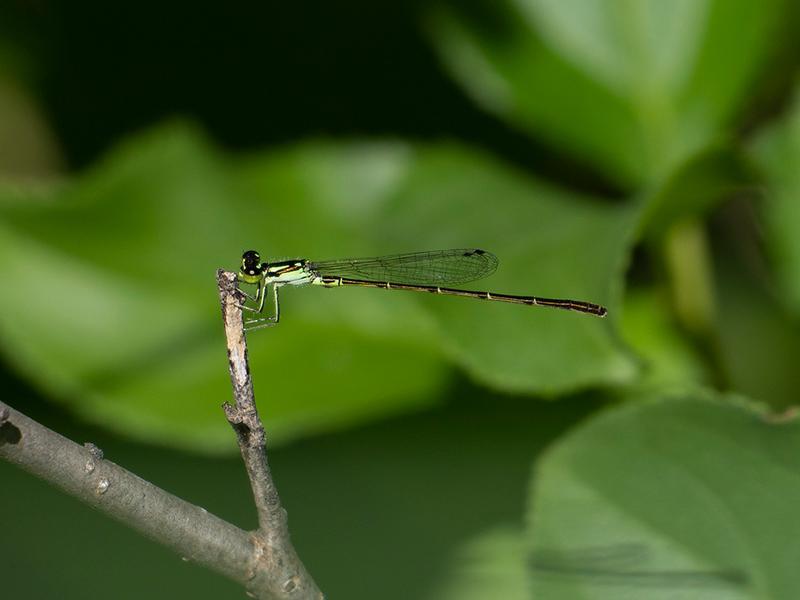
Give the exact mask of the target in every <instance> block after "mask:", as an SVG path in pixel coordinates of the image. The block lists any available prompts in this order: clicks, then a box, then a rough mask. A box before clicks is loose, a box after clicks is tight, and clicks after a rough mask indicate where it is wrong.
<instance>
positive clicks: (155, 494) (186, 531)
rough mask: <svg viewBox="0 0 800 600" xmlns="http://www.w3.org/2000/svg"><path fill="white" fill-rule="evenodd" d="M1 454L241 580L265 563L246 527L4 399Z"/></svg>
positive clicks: (244, 582) (246, 582) (0, 420)
mask: <svg viewBox="0 0 800 600" xmlns="http://www.w3.org/2000/svg"><path fill="white" fill-rule="evenodd" d="M0 457H2V458H5V459H7V460H8V461H10V462H11V463H14V464H16V465H19V466H20V467H22V468H23V469H25V470H26V471H28V472H29V473H31V474H33V475H35V476H37V477H39V478H41V479H43V480H45V481H47V482H48V483H51V484H53V485H55V486H56V487H58V488H60V489H61V490H63V491H65V492H66V493H68V494H70V495H71V496H74V497H75V498H78V499H79V500H82V501H83V502H85V503H86V504H89V505H90V506H93V507H94V508H97V509H98V510H100V511H101V512H104V513H106V514H107V515H109V516H111V517H113V518H114V519H116V520H118V521H121V522H122V523H124V524H125V525H128V526H129V527H131V528H133V529H135V530H136V531H138V532H139V533H142V534H144V535H145V536H147V537H149V538H150V539H152V540H154V541H156V542H159V543H160V544H163V545H165V546H167V547H169V548H172V549H173V550H174V551H175V552H177V553H178V554H179V555H181V556H183V557H184V558H187V559H189V560H192V561H194V562H197V563H199V564H201V565H204V566H206V567H208V568H210V569H212V570H214V571H217V572H218V573H221V574H223V575H225V576H226V577H229V578H231V579H233V580H235V581H238V582H239V583H241V584H242V585H249V584H251V583H252V581H253V580H254V577H253V575H254V570H257V569H261V568H263V567H262V565H261V563H260V562H259V560H258V556H259V545H258V542H257V541H256V540H254V539H253V537H252V535H251V534H250V533H248V532H246V531H243V530H241V529H239V528H238V527H235V526H234V525H231V524H230V523H228V522H226V521H223V520H222V519H220V518H219V517H216V516H214V515H212V514H210V513H209V512H207V511H206V510H205V509H203V508H200V507H199V506H195V505H193V504H190V503H189V502H186V501H185V500H181V499H180V498H178V497H176V496H173V495H172V494H170V493H168V492H165V491H164V490H162V489H161V488H159V487H156V486H154V485H153V484H152V483H149V482H147V481H145V480H143V479H141V478H140V477H138V476H136V475H134V474H133V473H131V472H130V471H127V470H125V469H123V468H122V467H120V466H119V465H116V464H114V463H113V462H111V461H109V460H105V459H104V458H103V457H102V452H101V451H100V449H99V448H98V447H97V446H95V445H94V444H87V445H86V446H80V445H78V444H76V443H75V442H73V441H71V440H68V439H67V438H65V437H63V436H61V435H59V434H58V433H56V432H54V431H52V430H50V429H48V428H47V427H45V426H44V425H41V424H39V423H37V422H36V421H34V420H33V419H30V418H28V417H26V416H25V415H23V414H22V413H20V412H19V411H16V410H14V409H13V408H11V407H10V406H7V405H6V404H4V403H2V402H0ZM262 589H264V590H265V589H266V588H262ZM256 593H257V594H258V597H259V598H270V597H271V596H268V595H267V594H266V592H263V591H262V590H259V591H257V592H256Z"/></svg>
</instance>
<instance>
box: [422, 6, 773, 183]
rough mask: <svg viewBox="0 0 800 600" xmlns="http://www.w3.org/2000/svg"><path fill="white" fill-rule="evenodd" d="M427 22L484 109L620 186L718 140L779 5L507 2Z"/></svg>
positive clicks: (755, 67)
mask: <svg viewBox="0 0 800 600" xmlns="http://www.w3.org/2000/svg"><path fill="white" fill-rule="evenodd" d="M488 6H489V5H486V9H485V11H484V13H483V14H480V15H477V16H476V15H474V14H473V15H469V14H468V13H467V11H466V10H465V9H464V8H459V9H455V8H452V9H448V10H447V11H442V12H440V13H438V14H437V15H436V16H435V18H434V19H432V23H433V25H432V29H433V37H434V42H435V43H436V45H437V47H438V49H439V51H440V53H441V56H442V58H443V61H444V63H445V65H446V67H447V68H448V69H449V70H450V72H451V73H452V74H453V76H454V77H455V78H456V79H457V80H458V81H459V82H460V83H461V84H462V85H463V86H464V87H465V88H466V89H467V90H468V91H469V92H470V93H471V94H472V95H473V97H475V98H476V100H477V101H478V102H480V103H481V104H482V105H483V106H484V107H485V108H487V109H488V110H491V111H492V112H494V113H496V114H498V115H499V116H501V117H503V118H505V119H507V120H508V121H510V122H511V123H512V124H514V125H516V126H517V127H519V128H521V129H523V130H525V131H527V132H529V133H530V134H532V135H535V136H541V137H544V138H546V139H547V140H549V141H550V143H552V144H553V145H556V146H559V147H560V148H562V149H564V150H566V151H569V152H571V153H573V154H574V155H576V156H578V157H580V158H582V159H584V160H586V161H587V162H589V163H591V164H593V165H594V166H595V167H596V168H598V169H600V170H602V171H603V172H604V173H606V174H607V175H608V176H610V177H612V178H614V179H615V180H616V181H618V182H619V183H620V184H622V185H624V186H628V187H630V186H634V185H640V184H642V183H648V182H652V181H657V180H658V179H660V178H662V177H664V176H666V175H667V174H668V173H669V172H670V170H671V169H672V168H673V167H674V166H676V165H679V164H681V163H682V162H683V161H684V160H686V159H687V158H688V157H691V156H692V155H694V154H695V153H697V152H699V151H702V150H703V149H704V148H706V147H707V146H708V145H709V144H710V143H713V142H714V141H715V140H716V139H717V138H719V137H720V135H723V136H724V135H725V132H726V130H727V128H728V127H729V125H730V124H731V122H732V120H733V118H734V117H735V116H736V115H737V113H738V112H740V111H741V110H742V108H743V103H744V100H745V98H746V96H747V94H748V92H749V86H750V85H751V84H752V83H753V82H754V80H755V78H756V76H757V75H758V73H759V69H760V68H761V67H762V66H763V65H764V64H765V62H766V60H767V59H768V58H769V57H770V55H771V53H773V52H776V51H777V49H778V48H779V47H780V40H781V39H782V38H781V35H782V29H781V18H782V17H783V16H784V14H785V6H786V3H785V2H783V0H767V1H766V2H750V1H749V0H677V1H672V2H662V1H661V0H643V1H631V0H613V1H610V2H563V1H561V0H505V1H504V2H502V3H493V4H492V5H491V9H490V8H488Z"/></svg>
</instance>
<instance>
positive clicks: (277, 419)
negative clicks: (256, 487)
mask: <svg viewBox="0 0 800 600" xmlns="http://www.w3.org/2000/svg"><path fill="white" fill-rule="evenodd" d="M217 10H218V12H217V13H213V14H206V13H203V12H198V13H197V14H195V15H193V18H192V19H191V24H189V23H188V22H187V20H186V14H185V11H184V10H183V9H181V8H180V7H174V6H164V5H161V4H159V5H149V4H147V3H145V4H136V5H132V4H130V5H127V4H124V5H121V6H120V7H119V13H118V14H116V15H115V16H114V18H113V19H111V18H105V17H102V16H97V15H105V14H106V11H105V8H104V5H100V4H99V3H94V4H93V3H86V4H83V3H82V4H81V5H79V6H78V5H66V4H64V5H61V4H59V3H51V2H44V3H40V4H37V6H36V7H30V6H27V5H25V4H9V5H5V6H3V7H0V273H2V274H3V276H4V281H5V282H6V283H5V285H3V286H2V288H0V353H2V356H3V357H4V360H5V363H6V365H7V367H8V369H9V373H10V371H11V370H13V371H15V375H13V376H12V375H10V374H8V375H5V376H4V380H3V381H6V380H7V381H8V382H9V383H8V390H9V401H10V402H11V403H12V404H13V405H15V406H16V407H18V408H20V409H21V410H23V411H28V412H33V413H34V416H36V417H37V418H39V419H40V420H42V421H44V422H46V423H49V424H51V425H52V426H53V427H54V428H56V429H58V430H60V431H63V432H64V433H65V434H68V435H70V436H71V437H73V438H78V439H80V438H81V437H84V432H86V431H88V432H89V433H90V435H92V437H93V440H94V441H100V442H101V445H104V446H107V447H109V448H111V449H112V450H114V449H116V450H118V451H119V454H118V456H113V455H112V456H111V458H112V459H116V460H117V461H118V462H121V463H122V464H124V465H125V466H127V467H129V468H131V469H132V470H134V471H135V472H137V473H139V474H141V475H142V476H144V477H147V478H149V479H152V480H153V481H155V483H157V484H160V485H163V486H164V487H166V488H167V489H169V490H170V491H173V492H175V493H178V494H179V495H182V496H184V497H187V498H188V499H190V500H193V501H195V502H198V503H200V504H202V505H204V506H206V508H208V509H209V510H212V511H213V512H215V513H218V514H220V515H221V516H223V517H225V518H228V519H230V520H232V521H233V522H235V523H237V524H240V525H242V526H248V525H252V523H248V522H247V520H248V519H252V517H242V515H243V514H247V513H250V512H251V509H250V507H249V505H250V503H249V501H248V498H247V492H246V488H247V486H246V483H245V482H244V480H243V475H242V474H241V473H240V472H239V471H240V467H239V466H237V464H236V461H233V460H229V459H227V458H221V457H216V458H212V457H211V456H206V457H204V458H201V457H199V456H196V455H194V456H193V455H190V454H181V452H189V453H191V452H193V453H205V454H207V455H208V454H214V453H217V454H221V453H224V452H228V451H230V450H232V449H233V448H234V445H233V439H232V435H231V433H230V431H229V429H228V426H227V424H226V423H225V422H224V420H223V419H222V418H221V412H220V410H219V404H220V403H221V402H222V401H224V400H225V399H227V398H228V397H229V396H230V390H229V383H228V377H227V373H226V370H225V361H224V354H223V352H224V351H223V350H222V332H221V327H220V324H219V312H218V311H219V309H218V301H217V298H216V292H215V288H214V284H213V281H214V280H213V273H214V270H215V269H217V268H219V267H226V268H230V269H235V268H236V267H237V264H238V262H239V256H240V255H241V252H242V251H243V250H245V249H247V248H251V247H252V248H257V249H259V250H260V251H261V253H262V255H264V256H267V257H269V258H284V257H290V256H292V257H308V258H312V259H327V258H337V257H344V256H359V255H373V254H384V253H387V254H388V253H395V252H402V251H413V250H425V249H436V248H447V247H463V246H476V247H484V248H486V249H488V250H491V251H493V252H495V253H497V254H498V256H499V257H500V259H501V266H500V269H499V270H498V271H497V273H496V274H495V275H494V276H492V278H491V279H488V280H486V281H485V282H481V283H480V286H481V287H484V286H485V289H490V290H497V291H502V292H509V293H535V294H538V295H543V296H562V297H575V298H581V299H586V300H591V301H596V302H601V303H604V304H607V305H608V307H609V311H610V313H609V317H608V318H607V319H605V320H599V319H595V318H592V317H587V316H584V315H577V314H570V313H562V312H557V311H547V310H543V309H528V308H523V307H519V306H505V305H500V306H496V305H494V304H491V303H480V302H470V301H465V300H462V299H454V298H434V297H429V296H422V297H418V296H417V295H413V294H404V293H390V292H378V291H375V290H357V289H353V290H350V289H344V290H335V291H333V290H321V289H298V290H287V291H285V292H284V293H283V294H282V305H281V306H282V308H283V312H282V322H281V325H280V326H279V327H277V328H273V329H270V330H268V331H261V332H258V333H257V334H255V335H251V336H250V340H249V343H250V357H251V362H252V366H253V371H254V377H255V384H256V394H257V397H258V399H259V404H260V407H261V409H262V413H263V414H264V416H265V418H266V420H267V423H268V430H269V432H270V435H271V438H270V439H271V442H272V443H273V445H275V443H277V444H278V445H279V447H278V448H276V449H275V450H274V451H273V452H272V453H271V455H270V459H271V462H272V463H273V464H274V465H275V469H276V473H277V475H278V485H279V487H280V489H281V492H282V495H283V496H284V499H285V502H286V505H287V507H288V510H289V512H290V514H291V519H292V521H291V526H292V531H293V536H294V538H295V539H296V540H297V543H298V546H299V551H300V554H301V556H303V557H304V559H305V560H306V561H307V562H308V565H309V568H310V570H311V572H312V573H314V575H315V577H316V579H317V580H318V581H319V583H320V584H321V586H322V588H323V589H325V590H326V591H328V592H329V593H330V595H331V596H332V597H338V596H342V597H349V598H361V597H363V598H373V597H375V595H376V592H375V590H381V593H380V595H381V597H386V598H392V597H397V598H409V597H413V598H436V599H440V598H441V599H445V600H447V599H449V598H459V599H460V598H489V597H498V595H499V596H502V597H503V598H509V599H512V600H513V599H515V598H528V597H546V598H554V599H557V600H558V599H560V598H565V599H571V598H624V597H631V598H637V599H641V598H654V599H655V598H667V597H687V598H689V597H691V598H694V597H702V598H762V597H774V598H791V597H792V594H793V593H794V592H793V590H794V589H795V588H796V587H797V585H796V582H795V579H796V575H795V569H794V564H795V563H796V562H797V557H796V556H794V554H793V553H792V551H791V547H792V539H793V538H792V536H793V535H794V532H793V529H792V526H791V514H790V513H789V511H790V510H791V507H793V506H794V505H795V504H796V503H797V500H798V499H797V498H795V496H797V495H798V493H799V492H800V491H799V490H797V489H796V485H795V484H794V479H796V474H797V473H798V472H800V465H798V464H797V461H796V460H795V458H794V457H795V456H796V455H798V450H800V449H799V448H797V446H798V445H799V444H800V434H799V432H798V430H797V422H796V419H795V416H794V409H793V408H792V407H793V406H794V405H795V404H796V397H797V389H798V384H800V375H799V374H798V372H797V368H796V363H797V358H798V356H800V322H798V306H800V245H798V241H797V240H798V239H800V235H798V234H800V212H799V211H800V209H798V206H799V205H798V202H797V196H798V194H800V177H798V172H800V126H799V125H798V124H799V123H800V100H798V98H800V88H798V90H795V89H794V88H795V87H797V85H798V82H799V81H800V80H798V78H797V74H798V65H800V46H798V43H797V40H796V36H794V32H795V31H796V29H797V26H798V25H800V9H798V7H797V6H795V5H794V3H791V2H788V1H787V0H767V1H765V2H759V3H754V2H749V1H748V0H680V1H675V2H666V3H665V2H662V1H660V0H642V1H638V2H636V1H629V0H604V1H600V0H575V1H570V2H563V1H558V2H557V1H556V0H502V1H501V2H490V1H488V0H469V1H468V2H458V3H456V2H448V1H445V0H443V1H442V2H439V3H436V4H435V5H431V4H429V3H422V2H398V3H390V4H388V5H385V6H384V5H381V6H380V7H377V6H376V5H374V4H373V3H369V2H367V1H366V0H345V1H343V2H342V3H336V4H333V5H331V4H329V3H321V2H317V3H314V2H308V3H300V4H298V5H297V6H295V5H294V4H291V5H290V4H281V5H278V4H274V5H273V4H264V5H260V6H258V7H256V6H253V7H250V8H247V9H246V8H244V7H242V6H238V7H236V8H229V7H226V8H222V7H219V8H218V9H217ZM37 11H40V12H37ZM198 11H200V9H198ZM43 14H44V15H47V17H48V18H46V19H41V16H42V15H43ZM155 14H158V15H159V18H158V19H154V18H153V15H155ZM426 36H427V37H426ZM143 40H147V43H143ZM101 49H102V50H101ZM473 102H474V104H473ZM176 116H178V117H180V118H179V119H176V118H175V117H176ZM330 134H335V135H336V136H337V137H330ZM342 134H344V135H342ZM309 137H310V138H311V139H308V138H309ZM17 377H23V378H24V379H25V381H26V382H27V385H28V386H30V387H29V388H28V389H23V388H22V387H20V386H19V384H18V383H17V379H16V378H17ZM722 392H727V393H722ZM36 393H40V394H42V395H43V396H44V398H45V399H43V400H37V401H26V400H25V398H28V397H31V396H32V395H35V394H36ZM511 395H513V398H512V397H510V396H511ZM5 399H6V398H5V397H4V400H5ZM545 399H546V400H549V401H550V402H542V400H545ZM555 400H559V401H558V402H554V401H555ZM601 404H602V405H604V408H603V410H602V411H601V412H600V413H599V414H597V415H589V414H588V413H590V412H592V411H594V410H595V409H596V408H597V407H598V405H601ZM773 411H774V412H773ZM783 411H785V412H783ZM76 416H77V417H79V418H80V419H81V421H80V422H79V423H77V422H74V421H72V419H73V418H75V417H76ZM87 422H90V423H91V424H92V425H91V426H90V425H87V424H86V423H87ZM92 427H99V428H100V429H92ZM568 428H572V431H571V432H568V433H566V434H565V435H564V436H563V437H561V438H560V439H558V438H559V436H561V434H562V433H564V432H565V431H566V430H567V429H568ZM108 430H111V431H113V432H114V434H115V435H111V434H110V433H108ZM554 440H555V441H554ZM553 441H554V443H553V445H552V447H551V448H550V449H549V450H547V451H545V452H544V453H543V455H542V456H541V457H538V458H537V454H538V453H539V452H540V451H541V449H542V448H544V447H545V446H546V445H547V444H550V443H551V442H553ZM147 444H155V445H156V446H158V447H162V448H163V447H165V446H168V447H172V448H173V450H172V451H165V450H158V449H156V448H153V447H151V446H148V445H147ZM112 454H113V452H112ZM531 470H532V475H531ZM0 477H2V479H1V480H2V481H3V483H4V484H7V485H8V489H11V490H13V493H11V494H5V495H3V496H2V498H3V501H4V502H5V503H6V504H5V505H4V506H3V507H2V512H3V513H4V514H19V515H21V516H20V518H19V519H18V520H15V525H14V527H13V528H12V529H11V530H9V532H8V533H9V535H8V536H6V539H13V540H15V545H13V547H12V544H10V543H0V559H2V561H4V563H8V560H9V557H11V558H12V559H13V561H15V562H11V564H12V566H13V568H12V569H10V572H11V573H12V579H11V580H9V581H10V583H8V582H7V583H4V585H6V587H8V586H10V587H9V589H11V590H15V589H16V588H17V587H18V588H19V589H20V590H22V589H25V590H26V593H27V597H31V598H34V597H42V598H45V597H47V598H49V597H54V594H55V595H58V596H59V597H67V596H68V595H69V594H72V595H73V596H74V597H81V598H84V597H99V596H101V595H103V594H102V591H101V589H102V588H103V585H102V584H101V582H106V579H103V578H102V577H101V578H100V579H95V580H94V581H95V583H97V587H95V588H92V589H88V588H86V587H85V584H84V581H85V580H86V577H87V576H88V574H87V571H86V570H85V569H84V570H81V568H80V565H78V563H77V562H75V564H73V563H72V562H71V559H70V558H67V557H66V556H65V555H66V554H69V552H66V551H65V550H64V549H63V548H61V546H59V544H58V543H56V544H52V545H53V547H54V551H53V552H52V553H50V554H42V552H43V551H42V548H41V544H40V543H39V542H37V535H45V533H44V532H46V534H47V535H49V536H50V537H51V538H52V537H53V532H59V531H60V532H62V534H63V535H64V536H65V539H86V540H88V541H90V542H89V543H88V544H87V546H88V545H92V546H93V547H92V548H86V551H87V552H95V551H97V550H98V548H99V549H100V550H99V552H100V553H101V556H94V555H92V556H93V558H92V559H91V560H90V561H88V562H92V563H93V562H94V561H100V562H101V564H102V565H103V566H102V567H101V569H100V570H101V571H102V573H104V576H105V575H108V577H109V578H108V580H107V583H106V585H108V586H115V585H117V582H118V581H120V580H121V579H127V580H129V581H131V582H135V585H132V586H131V588H130V595H129V596H128V597H132V598H133V597H141V596H142V595H144V594H149V595H151V596H152V593H153V592H154V591H156V590H158V591H160V590H163V594H164V595H163V597H173V596H174V590H176V589H180V590H182V591H183V592H186V590H189V589H192V590H193V591H192V594H193V597H198V598H200V597H216V596H218V595H219V594H226V593H229V592H228V590H229V589H232V588H231V587H227V588H226V587H225V586H224V584H223V583H221V582H219V580H218V579H216V578H212V577H211V576H210V575H207V574H200V573H194V572H193V571H191V572H187V571H182V572H180V573H178V572H177V571H178V569H176V568H174V565H170V566H169V567H165V566H164V564H165V563H164V561H169V558H167V556H166V553H158V554H156V555H154V556H153V557H151V556H150V546H149V544H147V543H145V542H139V546H138V550H131V551H130V553H129V554H127V555H125V556H124V557H123V560H115V561H114V565H113V566H112V565H111V564H109V563H108V561H105V562H103V557H106V558H107V557H108V556H109V554H110V553H109V552H108V550H109V545H111V546H112V547H115V546H119V547H122V546H128V545H129V543H132V542H130V541H129V540H128V539H127V538H126V537H125V536H128V537H130V534H129V533H127V532H124V531H122V530H117V529H114V528H111V529H106V527H111V526H110V525H108V524H106V523H105V522H103V523H100V522H99V521H98V520H97V519H94V520H88V517H87V521H86V522H85V523H84V522H83V521H81V519H82V517H76V515H83V514H84V513H85V510H84V509H83V508H82V507H75V506H72V505H69V502H70V501H66V500H62V499H60V497H59V496H57V495H54V494H53V493H52V492H46V491H44V490H42V489H40V488H41V484H38V483H36V482H32V481H30V480H29V479H27V478H26V477H24V476H22V475H21V474H18V473H15V472H12V471H11V470H10V469H9V467H7V466H5V465H0ZM233 489H236V490H237V491H236V493H232V492H231V490H233ZM526 489H527V490H528V497H527V499H526V497H525V490H526ZM32 498H39V499H41V500H40V502H41V503H42V504H41V506H42V507H43V508H44V511H43V512H44V513H46V514H50V515H52V518H50V519H46V520H42V519H40V518H39V514H40V513H39V512H33V511H34V509H35V507H36V505H37V503H36V502H34V501H33V500H31V499H32ZM62 502H63V503H65V504H62ZM526 506H527V509H526V508H525V507H526ZM245 511H247V512H245ZM106 533H108V535H112V536H114V537H113V538H110V539H109V540H105V541H101V540H102V538H103V537H104V536H105V535H106ZM92 536H94V537H92ZM56 537H57V536H56ZM62 541H63V540H62ZM133 545H135V544H133ZM59 548H61V550H60V551H59ZM120 552H121V550H120ZM114 556H115V557H116V556H120V557H122V556H123V555H122V554H119V555H117V554H114ZM81 557H85V555H79V556H78V558H80V559H81V560H82V562H83V563H84V566H85V564H86V563H87V561H86V560H83V558H81ZM42 560H46V561H47V562H48V564H50V565H52V564H56V563H61V566H63V569H55V568H50V569H48V573H47V574H46V575H43V574H42V573H41V570H42V567H41V561H42ZM174 560H175V562H176V563H177V559H174ZM148 561H150V562H149V563H148ZM141 565H150V566H151V567H152V572H153V573H154V574H155V573H157V575H154V578H153V581H152V582H147V581H144V580H142V579H141V578H140V577H139V573H140V572H141V571H140V569H139V568H138V567H139V566H141ZM159 568H160V569H161V570H159ZM126 569H130V570H126ZM145 569H146V570H148V571H150V570H151V569H150V568H148V567H145ZM123 572H124V573H127V575H124V574H123ZM31 573H36V577H35V579H36V583H35V585H36V586H38V587H36V588H35V589H34V588H31V587H30V581H28V579H29V578H30V577H31V575H30V574H31ZM410 574H411V575H410ZM181 578H189V579H191V580H192V583H187V582H186V581H180V579H181ZM156 579H157V580H158V581H157V582H156ZM206 579H208V580H209V581H211V580H212V579H213V582H214V583H210V584H209V585H208V586H207V585H205V583H204V582H205V580H206ZM170 582H171V583H170ZM215 585H219V586H220V587H219V588H216V587H214V586H215ZM172 586H174V587H172ZM54 590H55V591H54ZM392 594H394V595H392ZM16 595H19V593H17V594H16ZM117 597H125V596H123V595H117ZM153 597H155V596H153Z"/></svg>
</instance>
